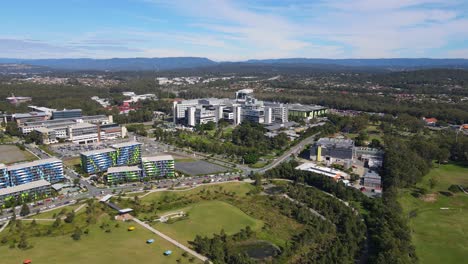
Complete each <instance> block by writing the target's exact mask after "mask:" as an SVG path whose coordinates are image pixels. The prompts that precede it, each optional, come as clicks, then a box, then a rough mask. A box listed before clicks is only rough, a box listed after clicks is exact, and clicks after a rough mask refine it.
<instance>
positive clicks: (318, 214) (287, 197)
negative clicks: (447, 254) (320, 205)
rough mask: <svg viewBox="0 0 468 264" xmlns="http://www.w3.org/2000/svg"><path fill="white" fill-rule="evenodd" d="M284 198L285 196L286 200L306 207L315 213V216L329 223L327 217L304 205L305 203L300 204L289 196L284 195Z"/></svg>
mask: <svg viewBox="0 0 468 264" xmlns="http://www.w3.org/2000/svg"><path fill="white" fill-rule="evenodd" d="M282 196H283V197H284V198H286V199H288V200H289V201H291V202H293V203H295V204H299V205H302V206H305V207H307V208H309V211H310V212H311V213H313V214H314V215H316V216H318V217H320V218H321V219H322V220H325V221H327V218H325V216H323V215H321V214H320V213H319V212H317V211H315V210H314V209H312V208H310V207H309V206H307V205H306V204H304V203H302V202H299V201H297V200H295V199H293V198H291V197H289V196H288V195H287V194H283V195H282Z"/></svg>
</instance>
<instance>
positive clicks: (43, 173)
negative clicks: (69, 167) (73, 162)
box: [7, 158, 65, 186]
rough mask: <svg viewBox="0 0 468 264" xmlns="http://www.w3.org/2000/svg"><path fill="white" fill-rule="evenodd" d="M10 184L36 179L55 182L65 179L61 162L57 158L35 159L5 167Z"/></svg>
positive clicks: (19, 183) (15, 184) (24, 182)
mask: <svg viewBox="0 0 468 264" xmlns="http://www.w3.org/2000/svg"><path fill="white" fill-rule="evenodd" d="M7 170H8V174H9V178H10V185H9V186H17V185H21V184H26V183H30V182H34V181H38V180H46V181H48V182H49V183H52V184H54V183H57V182H60V181H63V180H64V179H65V177H64V175H63V163H62V161H61V160H59V159H57V158H50V159H42V160H36V161H33V162H26V163H21V164H16V165H11V166H8V167H7Z"/></svg>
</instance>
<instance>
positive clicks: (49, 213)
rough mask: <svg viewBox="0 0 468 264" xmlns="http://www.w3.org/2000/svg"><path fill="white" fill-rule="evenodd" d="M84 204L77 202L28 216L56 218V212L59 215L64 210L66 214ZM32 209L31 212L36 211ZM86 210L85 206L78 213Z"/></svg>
mask: <svg viewBox="0 0 468 264" xmlns="http://www.w3.org/2000/svg"><path fill="white" fill-rule="evenodd" d="M82 204H83V203H76V204H72V205H68V206H65V207H61V208H57V209H53V210H50V211H47V212H43V213H39V214H34V215H31V216H28V217H27V218H30V219H33V218H34V219H52V218H54V214H55V215H56V216H57V215H58V214H59V213H60V212H62V210H63V211H64V212H65V213H64V214H62V215H63V216H65V215H66V214H67V213H69V212H71V211H73V210H75V209H76V208H78V207H79V206H81V205H82ZM30 210H31V212H34V208H30ZM85 210H86V208H85V207H84V208H82V209H81V210H80V211H78V213H81V212H84V211H85Z"/></svg>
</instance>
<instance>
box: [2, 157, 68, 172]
mask: <svg viewBox="0 0 468 264" xmlns="http://www.w3.org/2000/svg"><path fill="white" fill-rule="evenodd" d="M52 162H62V161H61V160H59V159H57V158H49V159H40V160H35V161H30V162H23V163H18V164H13V165H10V166H8V167H7V168H8V170H9V171H10V170H17V169H22V168H27V167H33V166H38V165H43V164H47V163H52Z"/></svg>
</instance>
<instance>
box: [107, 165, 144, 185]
mask: <svg viewBox="0 0 468 264" xmlns="http://www.w3.org/2000/svg"><path fill="white" fill-rule="evenodd" d="M141 179H142V170H141V169H140V168H139V167H138V166H121V167H110V168H109V169H107V174H106V176H105V180H106V182H107V184H119V183H125V182H133V181H139V180H141Z"/></svg>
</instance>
